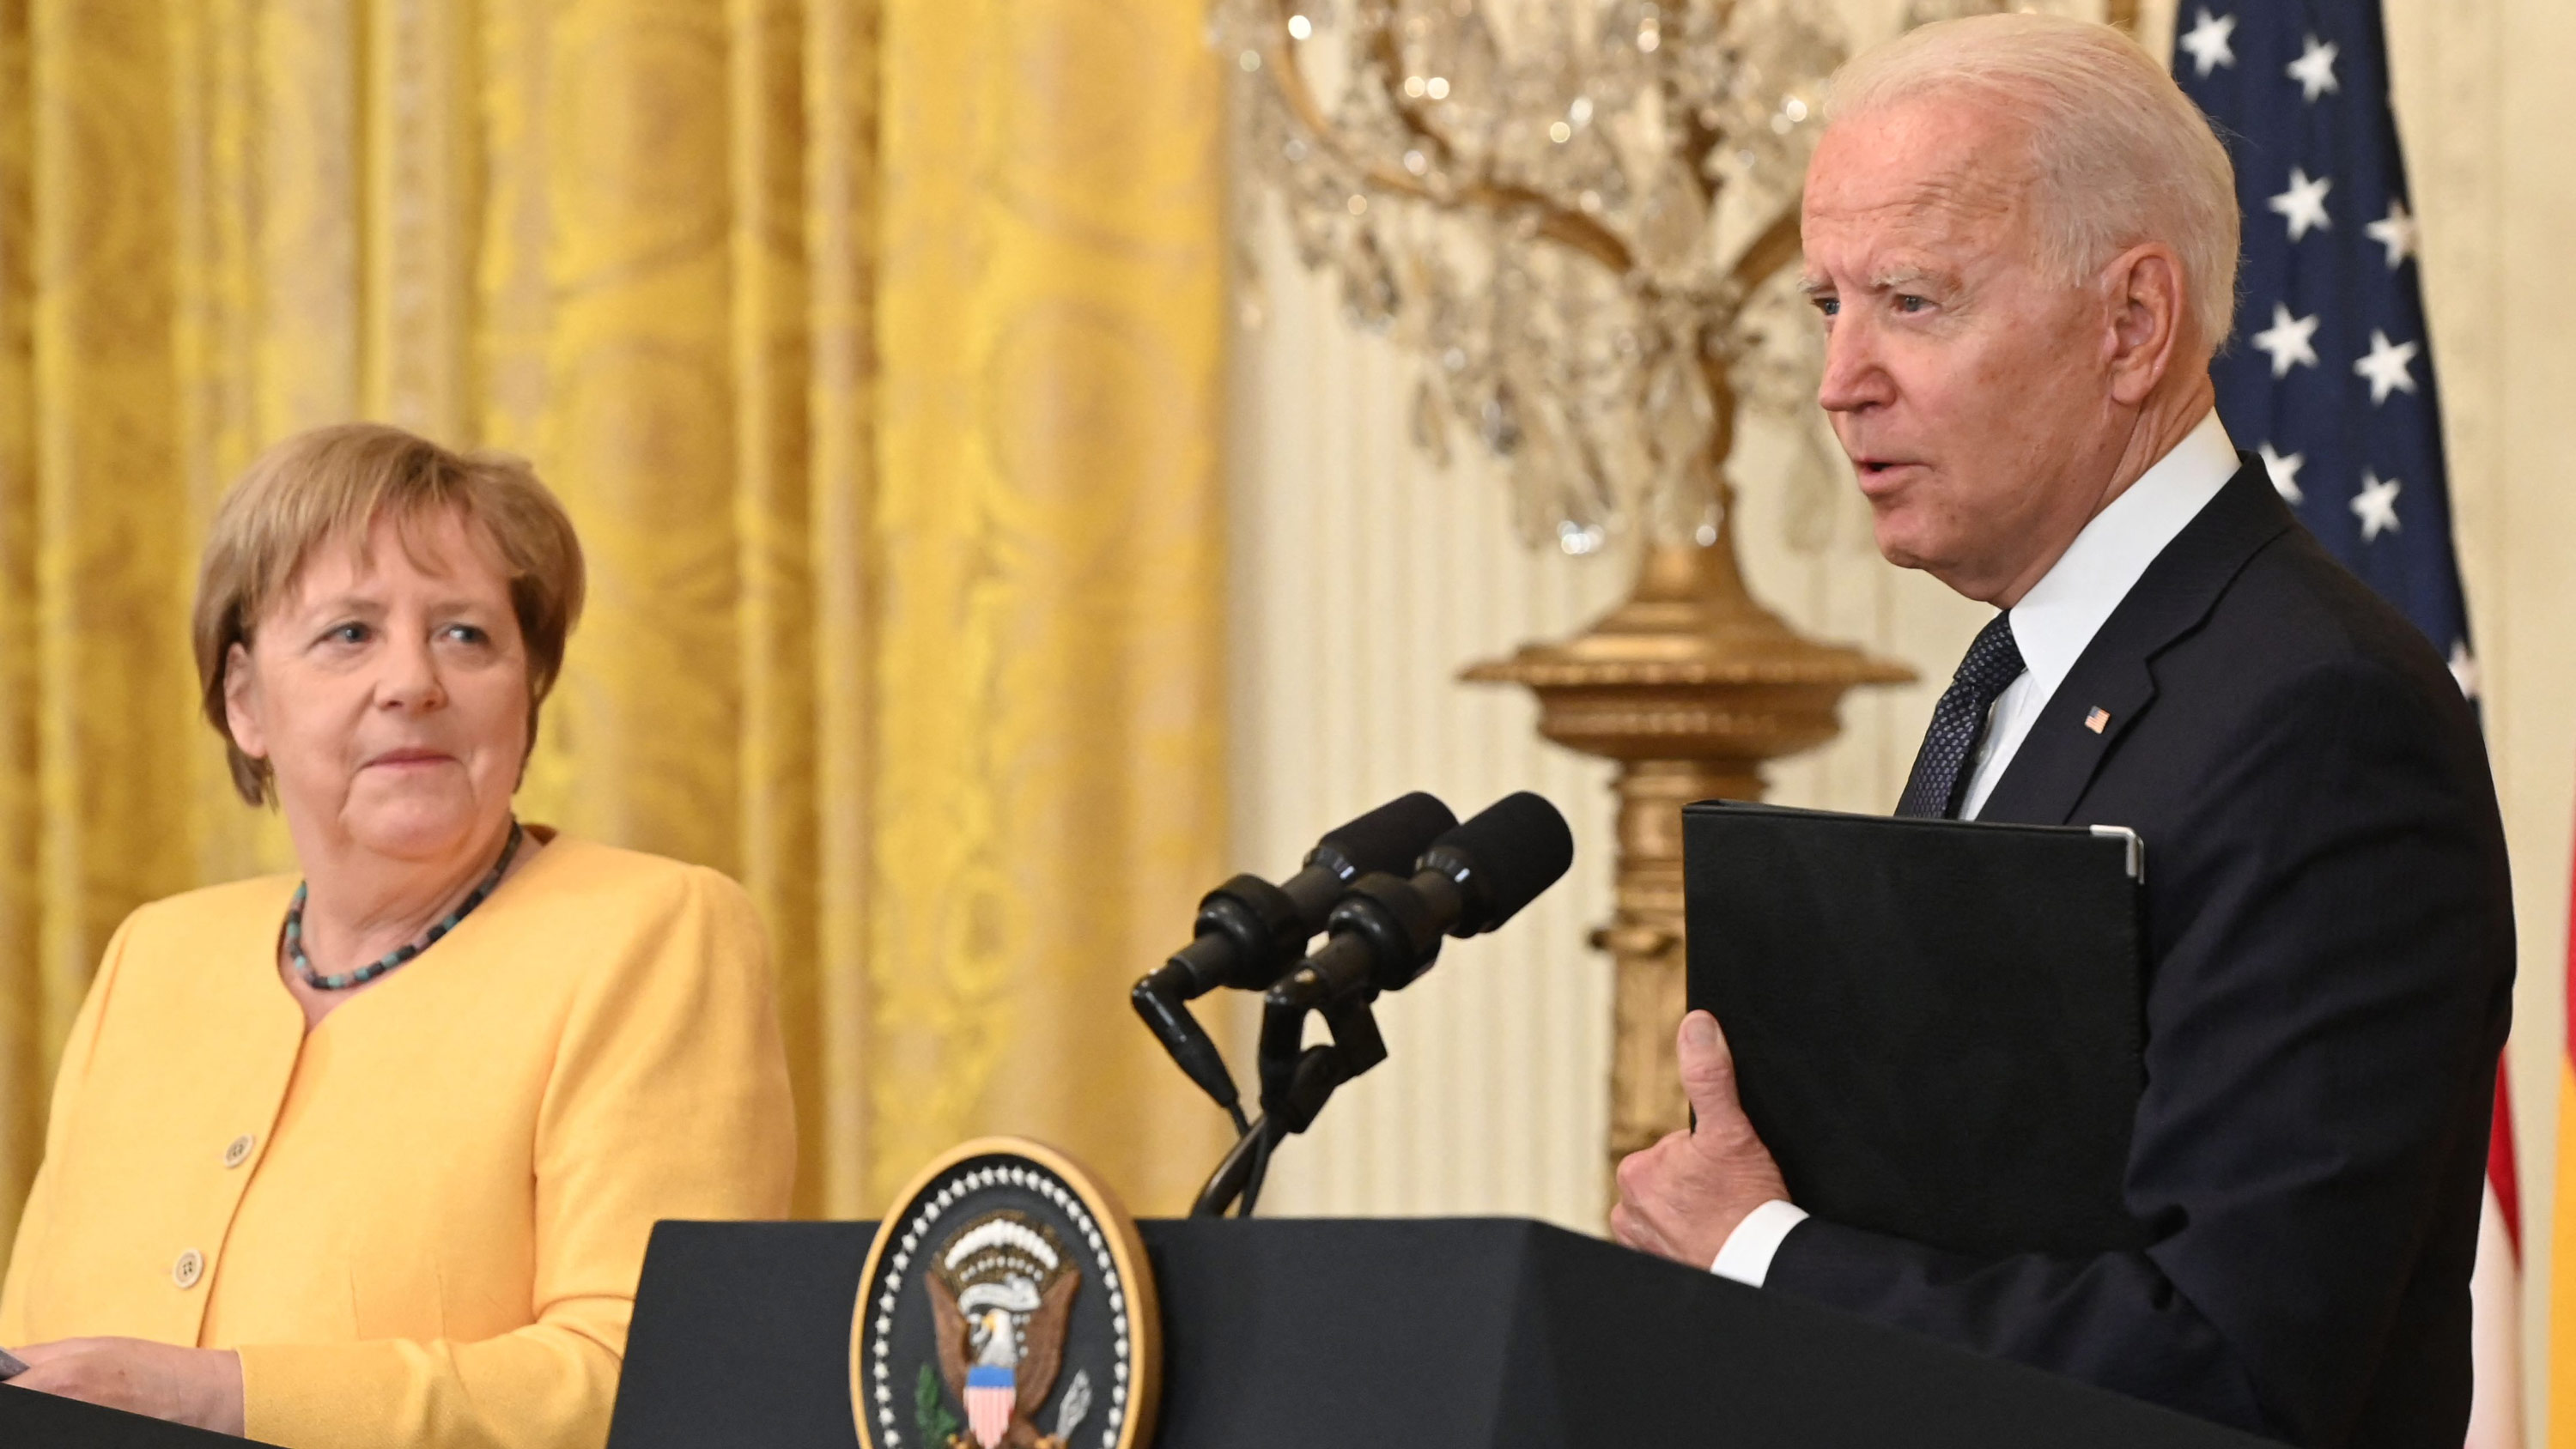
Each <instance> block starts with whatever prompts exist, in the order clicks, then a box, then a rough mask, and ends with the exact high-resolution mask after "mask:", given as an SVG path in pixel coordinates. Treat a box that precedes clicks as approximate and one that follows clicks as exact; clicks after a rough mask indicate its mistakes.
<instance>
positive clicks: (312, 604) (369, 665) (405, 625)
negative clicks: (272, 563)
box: [224, 513, 528, 869]
mask: <svg viewBox="0 0 2576 1449" xmlns="http://www.w3.org/2000/svg"><path fill="white" fill-rule="evenodd" d="M409 533H410V537H409V539H408V541H406V539H405V537H404V531H403V530H402V529H401V528H400V527H399V526H398V525H396V524H395V523H394V522H392V521H391V520H388V519H380V520H378V521H377V522H376V523H375V525H374V526H373V527H372V528H370V530H369V531H368V533H367V537H366V540H365V543H364V545H363V546H362V547H358V548H337V547H325V548H323V549H320V550H318V551H317V552H316V553H315V554H314V555H313V556H312V557H311V558H310V559H308V560H306V561H305V564H304V568H303V571H302V573H301V574H299V575H298V576H297V578H296V579H295V580H294V582H293V583H292V584H290V585H289V587H288V589H287V594H286V597H284V598H283V599H281V600H279V601H278V602H277V603H276V604H275V605H273V606H272V607H271V608H270V610H269V611H268V614H267V616H266V617H264V618H262V619H259V620H257V621H256V622H255V623H254V624H253V625H252V628H251V639H250V644H249V646H248V647H247V648H244V647H241V646H235V648H234V650H233V655H232V659H231V662H230V666H229V668H228V669H227V671H226V675H225V684H224V700H225V710H226V714H227V717H228V719H229V721H230V723H231V725H232V733H233V739H234V741H235V743H237V744H239V745H240V746H241V748H242V750H243V752H244V753H247V754H249V755H251V756H253V757H255V758H260V759H265V760H267V761H268V763H269V766H270V768H271V769H273V770H274V771H275V772H276V778H277V797H278V804H279V807H280V808H281V809H282V810H283V811H284V812H285V814H286V820H287V825H288V827H289V829H290V830H291V832H292V833H293V834H294V836H295V837H296V844H297V848H298V850H299V851H300V852H301V853H303V854H304V855H305V856H306V863H307V867H308V869H309V868H310V866H311V864H312V857H313V854H314V852H315V851H316V850H317V849H320V850H334V849H340V848H346V847H348V846H352V845H354V846H356V847H358V848H360V849H362V850H365V851H367V852H370V853H372V854H375V855H379V856H386V857H391V858H394V859H399V860H411V861H420V862H423V863H430V862H436V861H440V860H442V859H445V858H447V857H452V856H454V855H456V854H459V853H461V852H465V851H470V850H476V849H479V848H481V847H482V845H483V844H484V843H485V842H488V841H489V840H491V839H492V838H493V837H494V836H495V835H497V834H498V833H499V831H500V829H501V822H502V821H503V820H504V819H506V818H507V816H508V814H509V811H510V796H511V794H512V792H513V791H515V790H516V789H517V788H518V782H519V772H520V765H521V763H522V762H523V761H524V760H525V758H526V755H527V749H528V657H527V648H526V645H525V643H524V641H522V640H521V639H520V637H519V623H518V616H517V614H516V613H515V612H514V611H513V610H512V609H511V607H510V588H509V583H508V580H507V579H506V578H505V576H504V575H503V573H502V570H501V566H500V562H499V558H498V556H497V552H496V550H495V549H494V547H493V545H492V543H491V541H490V539H489V538H488V537H486V536H485V535H483V533H482V532H481V531H480V530H479V529H474V528H469V527H468V526H467V524H466V522H465V521H464V520H463V519H462V518H460V517H458V516H457V515H455V514H452V513H449V514H438V515H432V516H429V517H424V518H419V519H415V520H413V522H412V525H411V528H410V530H409ZM406 542H408V547H406Z"/></svg>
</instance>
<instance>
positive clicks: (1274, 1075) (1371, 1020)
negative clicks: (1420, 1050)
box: [1190, 991, 1386, 1218]
mask: <svg viewBox="0 0 2576 1449" xmlns="http://www.w3.org/2000/svg"><path fill="white" fill-rule="evenodd" d="M1376 995H1377V993H1376V992H1374V991H1368V992H1360V993H1354V994H1352V995H1350V996H1346V997H1343V998H1341V999H1339V1000H1335V1001H1328V1002H1326V1003H1324V1004H1323V1005H1322V1006H1321V1007H1308V1006H1301V1005H1292V1004H1289V1003H1287V1002H1283V1001H1276V1000H1273V1001H1269V1002H1267V1003H1265V1004H1264V1005H1263V1008H1262V1016H1261V1052H1260V1061H1261V1115H1260V1116H1259V1117H1257V1118H1254V1119H1253V1122H1252V1125H1251V1127H1250V1128H1249V1129H1247V1130H1246V1131H1245V1132H1244V1133H1243V1135H1242V1136H1241V1137H1239V1138H1237V1139H1236V1140H1235V1144H1234V1146H1233V1148H1232V1149H1231V1150H1229V1151H1228V1152H1227V1153H1226V1155H1225V1158H1224V1160H1222V1161H1220V1162H1219V1163H1218V1164H1217V1166H1216V1171H1214V1172H1213V1173H1210V1174H1209V1175H1208V1180H1207V1184H1206V1185H1205V1186H1204V1187H1202V1188H1200V1189H1199V1196H1198V1201H1197V1202H1196V1203H1194V1204H1192V1205H1191V1208H1190V1216H1191V1217H1194V1218H1211V1217H1223V1216H1225V1210H1226V1209H1227V1208H1228V1207H1229V1206H1234V1205H1235V1204H1236V1203H1237V1202H1238V1201H1239V1202H1240V1204H1241V1206H1240V1208H1239V1209H1238V1212H1237V1215H1238V1216H1241V1217H1250V1216H1251V1215H1252V1209H1253V1205H1254V1204H1255V1203H1256V1202H1257V1201H1259V1199H1260V1196H1261V1183H1262V1180H1263V1178H1264V1177H1266V1176H1267V1175H1268V1172H1269V1167H1270V1154H1271V1152H1272V1150H1273V1149H1275V1148H1276V1147H1277V1146H1278V1145H1279V1144H1280V1143H1281V1142H1282V1141H1285V1140H1286V1139H1287V1138H1288V1137H1289V1135H1290V1134H1292V1133H1297V1132H1303V1131H1305V1130H1306V1129H1307V1128H1308V1127H1310V1126H1313V1125H1314V1122H1315V1114H1317V1113H1318V1112H1321V1111H1322V1110H1323V1109H1324V1104H1325V1103H1326V1102H1327V1101H1330V1100H1331V1099H1332V1095H1333V1093H1334V1091H1335V1090H1337V1089H1338V1088H1340V1086H1341V1085H1342V1083H1344V1082H1347V1081H1349V1080H1350V1079H1351V1078H1353V1077H1356V1076H1358V1075H1360V1074H1361V1073H1362V1072H1365V1071H1367V1070H1368V1069H1370V1068H1371V1067H1374V1066H1376V1065H1377V1064H1378V1063H1380V1062H1383V1061H1385V1060H1386V1038H1385V1036H1383V1035H1382V1034H1380V1032H1379V1031H1378V1025H1377V1016H1376V1014H1375V1013H1374V1012H1372V1011H1371V1010H1370V1009H1369V1007H1370V1003H1371V1001H1372V1000H1373V999H1374V998H1375V997H1376ZM1310 1011H1320V1012H1321V1013H1322V1015H1323V1018H1324V1025H1325V1026H1326V1027H1328V1028H1330V1030H1331V1031H1332V1037H1333V1039H1332V1042H1331V1044H1330V1045H1322V1044H1318V1045H1316V1046H1306V1045H1305V1037H1306V1016H1307V1014H1308V1013H1309V1012H1310Z"/></svg>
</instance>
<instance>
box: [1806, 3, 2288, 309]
mask: <svg viewBox="0 0 2576 1449" xmlns="http://www.w3.org/2000/svg"><path fill="white" fill-rule="evenodd" d="M1934 94H1945V95H1955V96H1961V97H1964V98H1969V99H1973V100H1977V101H1981V102H1985V103H1987V104H1989V105H1991V106H1993V107H1994V108H1995V109H1996V110H1998V111H2001V112H2003V113H2005V114H2007V115H2010V116H2012V117H2013V118H2015V119H2016V120H2019V121H2020V122H2021V123H2022V124H2023V125H2024V127H2025V128H2026V129H2027V131H2028V132H2029V136H2030V154H2029V160H2030V162H2031V164H2032V166H2033V168H2034V172H2035V189H2036V192H2037V197H2036V199H2037V202H2038V213H2039V228H2040V254H2041V262H2042V265H2044V266H2046V267H2048V268H2049V269H2050V270H2051V271H2052V272H2054V273H2056V274H2057V275H2059V276H2060V277H2062V278H2064V279H2065V280H2067V281H2068V282H2070V283H2073V284H2077V285H2082V284H2085V283H2089V282H2091V281H2092V280H2093V279H2094V277H2096V276H2097V275H2098V274H2099V273H2100V271H2101V269H2102V268H2103V267H2104V266H2107V265H2108V264H2109V263H2110V261H2111V259H2112V258H2113V257H2115V256H2117V255H2119V254H2120V253H2121V252H2122V251H2125V250H2127V249H2128V248H2130V247H2133V246H2136V245H2137V244H2139V243H2140V242H2147V241H2158V242H2163V243H2164V244H2165V245H2167V246H2170V247H2172V248H2173V249H2174V253H2175V255H2176V256H2178V257H2180V258H2181V261H2182V273H2183V295H2184V297H2185V298H2186V299H2187V300H2188V302H2189V305H2190V307H2191V312H2192V317H2193V319H2194V321H2195V322H2196V323H2197V324H2198V326H2199V331H2200V336H2199V338H2198V339H2197V340H2198V342H2199V345H2200V349H2201V352H2202V354H2203V356H2208V355H2211V354H2215V353H2216V352H2217V350H2218V349H2219V348H2220V347H2222V346H2224V345H2225V344H2226V341H2227V335H2228V332H2229V330H2230V329H2231V327H2232V326H2233V325H2234V322H2235V317H2236V257H2237V247H2238V244H2239V240H2240V232H2241V228H2242V222H2241V220H2240V218H2239V217H2238V215H2237V210H2236V169H2235V167H2234V166H2233V165H2231V164H2230V163H2229V161H2228V159H2227V148H2226V147H2225V146H2223V145H2221V144H2220V143H2219V140H2218V136H2217V133H2216V132H2214V131H2212V130H2211V129H2210V125H2209V118H2208V117H2206V116H2204V115H2202V114H2201V113H2200V108H2199V107H2198V106H2196V105H2193V104H2192V102H2191V98H2190V97H2189V96H2186V95H2184V94H2183V93H2182V88H2181V87H2180V86H2177V85H2175V84H2174V83H2173V79H2172V77H2170V76H2168V75H2166V74H2165V69H2164V67H2163V66H2161V65H2158V64H2157V63H2156V61H2155V58H2154V57H2153V56H2151V55H2149V54H2147V52H2146V51H2145V50H2144V49H2143V48H2141V47H2140V46H2139V45H2138V43H2137V42H2136V41H2134V40H2132V39H2130V38H2129V37H2128V36H2127V35H2126V34H2125V33H2123V32H2122V31H2120V30H2117V29H2115V28H2113V27H2111V26H2108V25H2101V24H2097V23H2095V22H2093V21H2089V20H2072V19H2068V18H2065V17H2063V16H2054V15H1976V16H1970V17H1968V18H1966V19H1961V20H1944V21H1938V22H1936V23H1934V24H1931V25H1925V26H1921V27H1918V28H1917V29H1914V30H1911V31H1908V32H1907V33H1905V34H1904V35H1901V36H1898V37H1897V38H1896V39H1894V40H1891V41H1888V42H1886V43H1885V44H1883V45H1878V46H1874V47H1872V48H1871V49H1869V50H1866V51H1864V52H1862V53H1861V54H1859V55H1857V56H1854V57H1852V59H1851V60H1850V61H1849V62H1848V63H1847V64H1845V65H1844V66H1843V68H1842V69H1841V70H1839V71H1837V72H1835V73H1834V78H1833V80H1832V82H1831V84H1830V86H1829V87H1828V89H1827V92H1826V101H1825V119H1826V122H1827V123H1828V124H1831V123H1832V122H1834V121H1837V120H1844V119H1848V118H1850V117H1853V116H1857V115H1860V114H1862V113H1863V112H1867V111H1874V110H1878V109H1881V108H1883V107H1886V106H1891V105H1895V104H1897V103H1900V102H1904V101H1910V100H1916V99H1920V98H1923V97H1925V96H1929V95H1934Z"/></svg>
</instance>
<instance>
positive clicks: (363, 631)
mask: <svg viewBox="0 0 2576 1449" xmlns="http://www.w3.org/2000/svg"><path fill="white" fill-rule="evenodd" d="M367 635H368V630H367V626H366V625H364V624H334V625H332V626H331V632H330V633H328V634H325V635H323V636H322V637H323V638H325V639H327V640H329V641H330V642H332V643H334V644H364V643H366V642H367Z"/></svg>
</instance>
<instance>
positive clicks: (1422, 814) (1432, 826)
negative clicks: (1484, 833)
mask: <svg viewBox="0 0 2576 1449" xmlns="http://www.w3.org/2000/svg"><path fill="white" fill-rule="evenodd" d="M1457 828H1458V817H1457V816H1455V815H1452V814H1450V813H1449V807H1448V806H1446V805H1443V804H1441V803H1440V799H1439V797H1438V796H1435V795H1429V794H1425V793H1424V792H1422V791H1420V790H1416V791H1414V792H1413V793H1412V794H1410V795H1399V796H1397V797H1396V798H1394V799H1392V800H1389V801H1387V802H1386V803H1385V804H1383V805H1380V806H1379V807H1377V808H1376V809H1375V810H1372V811H1370V812H1369V813H1367V814H1366V815H1363V816H1361V817H1360V818H1358V819H1357V820H1353V821H1350V822H1349V823H1347V824H1343V825H1337V826H1335V827H1333V828H1332V829H1331V830H1330V831H1328V832H1326V833H1325V835H1324V838H1323V839H1322V840H1319V841H1317V842H1316V843H1315V850H1314V853H1313V854H1311V855H1308V856H1307V857H1306V859H1307V860H1308V861H1309V862H1310V863H1327V864H1330V865H1332V866H1333V868H1334V873H1335V874H1337V875H1340V876H1342V878H1343V879H1345V880H1348V879H1351V878H1353V877H1357V876H1363V875H1371V874H1375V873H1380V872H1383V873H1385V874H1387V875H1404V874H1407V873H1409V872H1410V871H1411V870H1412V869H1413V862H1414V861H1415V860H1416V859H1418V858H1420V856H1421V855H1422V852H1423V850H1424V848H1425V847H1427V846H1428V845H1430V843H1431V842H1432V841H1434V840H1437V839H1439V838H1440V834H1441V832H1442V831H1446V830H1455V829H1457ZM1327 852H1330V853H1331V854H1334V855H1337V856H1339V857H1341V858H1340V859H1339V860H1337V861H1331V862H1317V860H1316V857H1318V856H1321V855H1324V854H1325V853H1327Z"/></svg>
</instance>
